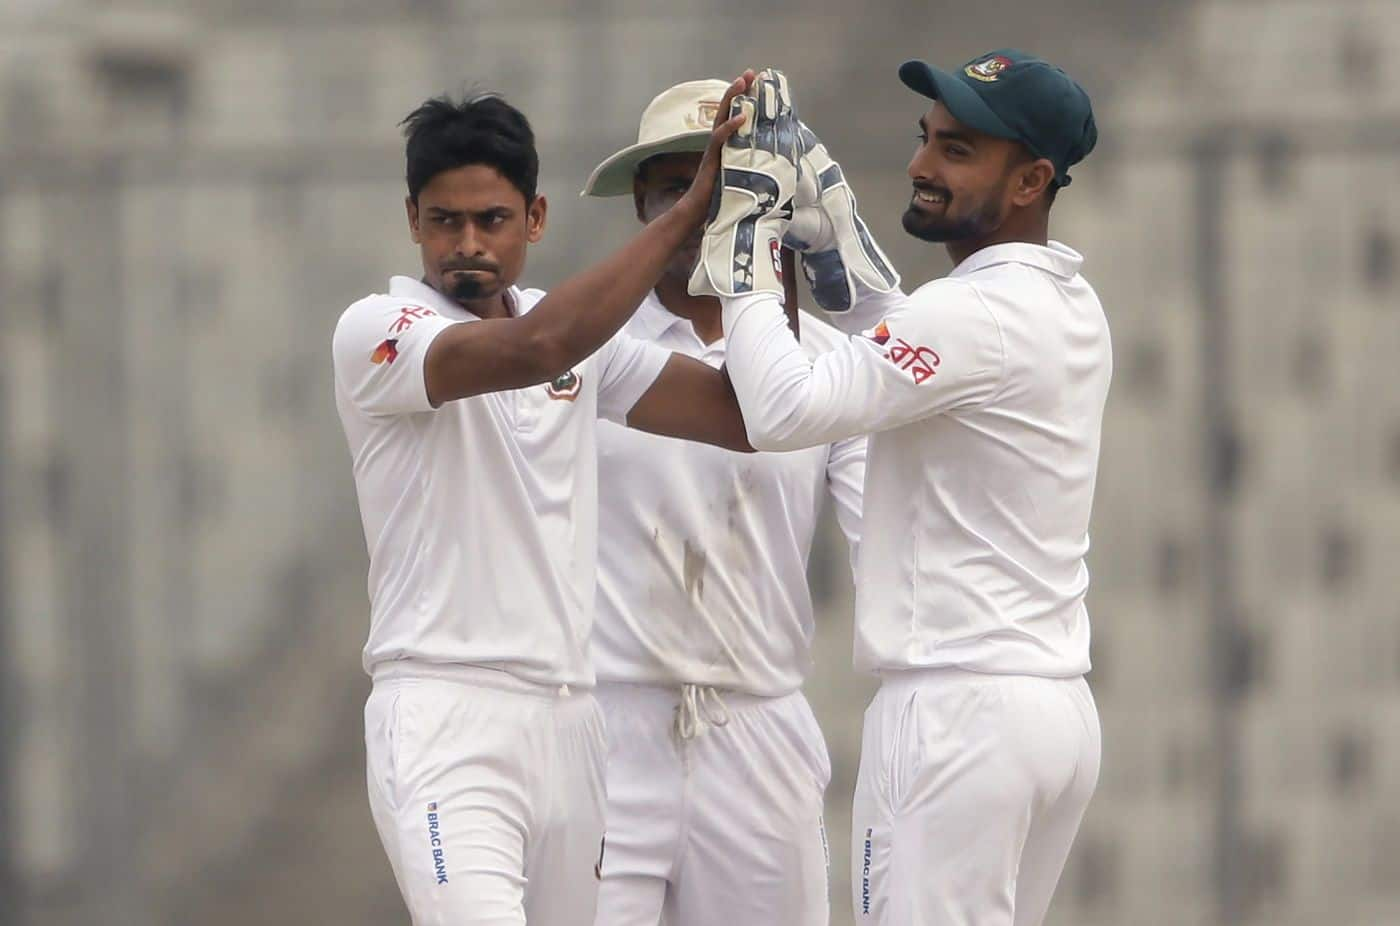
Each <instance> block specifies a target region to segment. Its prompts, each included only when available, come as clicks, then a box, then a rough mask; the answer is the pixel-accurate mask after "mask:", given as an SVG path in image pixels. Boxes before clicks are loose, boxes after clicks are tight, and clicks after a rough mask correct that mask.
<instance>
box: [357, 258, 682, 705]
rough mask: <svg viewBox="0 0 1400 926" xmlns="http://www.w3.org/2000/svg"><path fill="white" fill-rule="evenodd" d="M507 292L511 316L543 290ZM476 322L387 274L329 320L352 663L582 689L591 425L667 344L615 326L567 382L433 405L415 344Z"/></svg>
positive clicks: (616, 408)
mask: <svg viewBox="0 0 1400 926" xmlns="http://www.w3.org/2000/svg"><path fill="white" fill-rule="evenodd" d="M511 296H512V299H513V300H514V303H515V307H516V311H517V312H528V311H529V310H530V309H531V308H532V307H533V306H534V305H535V304H536V303H537V302H538V301H539V300H540V299H541V298H543V296H544V294H543V293H542V292H540V291H539V290H514V289H513V290H512V291H511ZM476 320H477V319H476V317H475V316H473V315H471V314H470V313H468V312H467V311H466V310H464V309H462V308H461V307H460V306H459V305H457V304H456V303H455V302H453V301H452V300H450V299H448V298H446V297H444V296H442V295H441V294H440V293H438V292H437V291H435V290H433V289H432V288H431V287H428V286H426V285H424V284H422V283H420V282H418V281H416V280H412V279H410V278H408V277H394V278H393V280H392V281H391V282H390V287H389V294H388V295H374V296H369V297H367V298H365V299H362V300H360V301H359V302H356V303H355V304H354V305H352V306H350V308H348V309H347V310H346V311H345V313H344V314H343V315H342V316H341V318H340V322H339V324H338V325H337V326H336V330H335V337H334V364H335V398H336V407H337V409H338V410H339V412H340V419H341V423H342V425H343V426H344V428H345V435H346V439H347V442H348V444H349V447H350V454H351V457H352V459H353V466H354V473H355V488H356V491H357V493H358V495H359V501H360V515H361V519H362V521H363V523H364V531H365V540H366V543H367V545H368V547H369V555H370V567H369V594H370V602H371V613H370V633H369V640H368V642H367V643H366V645H365V650H364V664H365V668H366V671H372V669H373V667H374V666H375V665H376V664H378V663H380V662H383V661H387V660H396V659H415V660H421V661H424V662H450V663H466V664H475V665H489V666H495V667H498V668H503V669H506V670H508V671H510V672H512V673H514V674H515V675H517V676H519V677H520V678H523V679H528V680H531V681H536V682H541V683H547V684H555V685H558V684H570V685H585V686H586V685H591V684H592V683H593V672H592V668H591V666H590V664H589V660H588V655H587V652H586V646H587V641H588V636H589V633H590V630H591V626H592V621H593V603H594V594H595V587H596V574H595V563H596V547H597V482H596V465H595V464H596V457H597V450H596V444H595V435H596V431H597V424H596V422H597V417H598V415H600V414H601V415H603V416H605V417H609V418H613V419H615V420H623V419H624V418H625V416H626V414H627V412H628V411H629V410H630V409H631V407H632V406H633V405H634V404H635V403H636V401H637V399H638V398H639V397H640V396H641V395H642V393H643V392H645V391H646V390H647V389H648V388H649V387H650V386H651V384H652V383H653V382H654V381H655V379H656V377H657V375H658V374H659V373H660V371H661V368H662V366H663V365H665V363H666V361H667V359H668V358H669V354H667V352H666V351H663V350H660V349H658V348H656V347H654V346H652V345H649V344H645V343H642V342H639V341H635V340H633V339H630V338H627V337H625V336H618V337H616V338H614V339H612V340H611V341H609V342H608V344H607V345H605V346H604V347H603V348H602V349H601V350H599V351H598V352H597V353H596V354H594V355H593V356H591V357H589V358H588V359H586V360H584V361H583V362H582V363H580V364H579V365H578V366H577V367H575V368H574V371H573V372H574V373H575V375H576V376H577V377H578V381H565V382H562V383H561V382H560V381H559V380H556V381H555V383H551V384H545V385H539V386H531V387H529V388H526V389H518V390H513V391H509V392H495V393H488V394H485V395H478V396H473V397H471V398H467V399H461V400H459V401H455V402H449V403H446V404H445V405H443V407H442V408H439V409H437V410H434V409H432V407H431V406H430V404H429V402H428V398H427V390H426V386H425V385H424V376H423V358H424V357H425V355H426V354H427V351H428V345H429V344H430V343H431V342H432V340H433V339H434V338H435V337H437V336H438V335H439V334H440V333H441V332H442V331H444V330H446V329H447V328H448V327H450V326H451V325H452V324H455V323H459V322H465V323H470V322H474V321H476ZM388 341H393V342H394V344H393V345H392V346H393V349H394V353H393V354H392V355H388V356H386V355H385V353H384V350H383V345H384V344H385V343H386V342H388ZM376 356H377V357H379V361H380V362H378V363H376V362H373V361H374V359H375V357H376Z"/></svg>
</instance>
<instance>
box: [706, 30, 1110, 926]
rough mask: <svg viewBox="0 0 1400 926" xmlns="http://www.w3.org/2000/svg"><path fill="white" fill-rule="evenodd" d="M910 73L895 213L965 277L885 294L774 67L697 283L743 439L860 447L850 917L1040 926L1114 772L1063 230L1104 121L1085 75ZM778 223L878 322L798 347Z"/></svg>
mask: <svg viewBox="0 0 1400 926" xmlns="http://www.w3.org/2000/svg"><path fill="white" fill-rule="evenodd" d="M899 74H900V77H901V79H902V80H903V81H904V83H905V84H907V85H908V86H909V87H910V88H912V89H913V90H915V91H916V92H918V93H920V94H922V95H923V96H925V97H927V98H928V99H929V100H931V101H932V102H931V104H930V105H929V108H928V109H927V111H925V112H924V113H923V114H922V116H921V118H920V119H919V121H918V124H919V139H920V141H919V145H918V148H917V150H916V151H915V153H914V156H913V159H912V160H911V161H910V163H909V169H908V172H909V177H910V180H911V181H912V184H913V190H912V197H911V200H910V203H909V207H908V210H907V211H906V212H905V213H904V228H905V230H906V231H908V232H909V233H910V234H912V235H914V236H915V237H917V238H919V239H921V240H923V241H928V242H934V243H942V244H944V245H946V247H947V249H948V253H949V254H950V256H951V257H952V259H953V261H954V263H955V264H956V266H955V268H954V269H953V271H952V273H951V274H950V275H949V276H948V277H946V278H944V279H939V280H934V281H933V282H930V283H928V284H926V285H924V286H921V287H919V288H918V289H917V290H916V291H915V292H913V293H912V294H910V295H909V296H908V297H903V296H900V295H899V294H898V293H897V292H894V291H891V292H888V293H885V294H881V293H879V292H878V290H879V289H881V288H888V287H887V282H888V280H887V278H885V277H884V276H883V275H882V274H881V273H880V272H878V271H879V267H878V266H877V262H876V261H874V260H873V259H872V251H871V239H870V236H869V233H868V231H867V230H866V229H865V228H864V227H863V226H862V225H861V224H860V223H859V222H858V221H853V220H852V216H853V212H852V211H851V210H850V208H849V190H848V188H847V187H846V185H845V183H844V180H843V178H842V176H841V172H840V168H839V167H837V166H836V165H835V164H834V163H833V162H832V161H831V160H830V158H829V156H828V155H827V153H826V150H825V148H824V147H823V146H822V145H821V144H820V143H819V142H818V141H817V140H816V139H815V137H814V136H812V135H811V134H810V133H809V132H806V131H804V130H803V127H802V126H801V125H800V124H798V123H797V122H796V118H795V116H794V114H793V112H792V111H791V108H790V106H789V100H788V95H787V87H786V82H785V80H784V78H783V77H782V75H781V74H779V73H777V72H772V73H768V72H765V73H763V74H760V76H759V79H758V81H756V82H755V85H754V94H753V96H752V97H742V98H740V103H739V104H738V105H739V108H740V109H743V110H745V111H749V112H753V113H754V115H755V119H754V120H753V122H752V123H750V124H749V125H747V126H746V127H745V128H744V129H742V130H741V133H740V134H739V135H736V136H735V138H734V139H733V140H732V141H731V142H730V145H729V146H728V147H726V149H725V152H724V177H725V180H724V186H723V189H722V194H721V198H720V202H719V204H718V208H717V210H716V213H715V218H714V220H713V221H712V223H711V224H710V226H709V228H708V230H707V232H706V236H705V240H704V243H703V245H702V257H701V263H700V265H699V266H698V267H697V269H696V273H695V276H694V277H693V279H692V285H691V287H690V289H691V292H700V293H710V294H719V295H721V296H723V297H725V298H724V299H723V305H724V309H723V327H724V333H725V337H726V343H727V364H728V369H729V373H730V376H732V377H733V381H734V387H735V390H736V392H737V393H738V395H739V401H740V404H741V405H742V406H743V409H744V417H745V421H746V423H747V426H748V432H749V437H750V439H751V441H752V443H753V445H754V446H755V447H757V448H759V449H760V450H768V451H774V450H795V449H798V448H802V447H809V446H816V445H821V444H825V443H829V442H831V441H839V440H842V439H844V438H847V437H849V436H851V435H854V434H863V433H867V432H868V433H869V434H870V435H871V437H870V445H869V458H868V470H867V478H866V486H865V496H864V503H865V504H864V522H863V527H862V530H861V538H862V542H861V548H860V557H859V563H858V570H857V584H856V646H855V660H856V664H857V666H858V667H859V668H861V669H864V670H867V671H871V672H874V673H877V674H878V675H879V677H880V679H881V686H880V689H879V692H878V693H877V694H876V696H875V698H874V699H873V701H872V702H871V704H870V707H869V709H868V710H867V712H866V715H865V727H864V735H863V743H862V749H861V766H860V773H859V778H858V781H857V785H856V795H855V805H854V813H853V827H854V831H853V833H852V849H853V852H852V856H853V858H852V880H853V882H854V883H853V899H854V904H855V912H856V917H857V920H858V922H860V923H880V924H886V926H917V924H938V926H955V924H977V926H1003V924H1004V926H1012V924H1014V926H1034V924H1038V923H1040V922H1041V921H1042V919H1043V917H1044V915H1045V912H1046V909H1047V907H1048V906H1049V904H1050V898H1051V895H1052V893H1053V891H1054V888H1055V883H1056V881H1057V880H1058V879H1059V876H1060V872H1061V870H1062V868H1063V866H1064V862H1065V858H1066V856H1067V854H1068V853H1069V849H1070V844H1071V842H1072V841H1073V839H1074V835H1075V832H1076V831H1077V829H1078V827H1079V822H1080V819H1081V817H1082V815H1083V813H1084V810H1085V807H1086V806H1087V804H1088V802H1089V798H1090V795H1091V793H1092V792H1093V789H1094V785H1095V782H1096V779H1097V776H1098V770H1099V724H1098V717H1097V712H1096V710H1095V707H1094V703H1093V700H1092V698H1091V697H1090V694H1089V689H1088V686H1087V685H1086V684H1085V681H1084V678H1083V676H1084V673H1085V672H1086V671H1088V669H1089V623H1088V617H1087V614H1086V612H1085V606H1084V593H1085V589H1086V587H1087V585H1088V573H1087V572H1086V570H1085V566H1084V554H1085V551H1086V550H1087V549H1088V545H1089V540H1088V527H1089V511H1090V504H1091V502H1092V499H1093V494H1094V478H1095V473H1096V470H1097V465H1098V453H1099V435H1100V428H1101V424H1102V420H1103V408H1104V401H1105V399H1106V396H1107V394H1108V386H1109V377H1110V372H1111V366H1112V363H1111V353H1110V346H1109V333H1108V326H1107V324H1106V322H1105V319H1104V312H1103V308H1102V306H1101V305H1100V304H1099V300H1098V297H1097V296H1095V294H1094V291H1093V289H1092V288H1091V287H1090V286H1089V284H1088V283H1087V282H1086V281H1085V279H1084V277H1083V276H1081V275H1080V267H1081V265H1082V264H1083V258H1082V257H1081V256H1080V255H1079V254H1077V253H1075V252H1074V251H1073V250H1071V249H1070V248H1068V247H1066V246H1065V245H1063V244H1060V243H1058V242H1055V241H1051V240H1050V239H1049V221H1050V212H1051V206H1052V203H1053V201H1054V198H1055V195H1056V193H1057V191H1058V190H1060V189H1061V188H1063V187H1064V186H1066V185H1068V184H1069V182H1070V177H1069V169H1070V168H1071V167H1072V166H1073V165H1074V164H1076V163H1078V162H1079V161H1080V160H1081V159H1082V158H1083V157H1084V156H1085V155H1087V154H1088V153H1089V152H1090V150H1092V148H1093V147H1094V142H1095V139H1096V129H1095V126H1094V118H1093V112H1092V109H1091V107H1090V103H1089V98H1088V96H1087V95H1086V94H1085V93H1084V91H1083V90H1082V89H1080V87H1079V86H1078V84H1076V83H1075V82H1074V81H1073V80H1071V79H1070V78H1069V77H1068V76H1067V75H1066V74H1065V73H1064V72H1063V71H1061V70H1060V69H1058V68H1055V67H1053V66H1052V65H1050V64H1048V63H1046V62H1045V61H1042V60H1039V59H1037V58H1034V57H1031V56H1030V55H1027V54H1025V53H1023V52H1019V51H1015V50H1009V49H1006V50H1000V51H995V52H991V53H989V54H986V55H980V56H978V57H977V58H974V59H973V60H972V61H969V62H968V63H967V64H966V65H964V66H963V67H961V68H959V69H957V70H956V71H951V72H945V71H939V70H935V69H934V68H932V67H930V66H929V65H927V64H925V63H923V62H921V61H911V62H908V63H906V64H904V65H903V66H902V67H901V68H900V70H899ZM799 163H800V164H801V165H802V170H801V171H800V172H799V171H798V169H797V165H798V164H799ZM789 209H791V211H792V218H791V220H789V218H788V213H789ZM804 213H807V214H808V215H807V216H806V217H804V216H803V214H804ZM812 216H815V217H816V218H815V219H813V218H812ZM799 226H800V227H802V231H801V232H800V233H799V234H794V233H793V230H794V229H795V228H798V227H799ZM813 229H816V230H815V231H814V230H813ZM785 236H786V237H787V238H788V240H789V241H792V240H794V239H801V242H800V243H803V244H806V245H807V246H808V248H809V251H811V254H809V255H808V257H809V258H810V259H809V260H808V261H807V265H808V271H809V273H813V275H814V276H816V275H817V274H815V273H814V270H817V269H820V270H822V271H823V273H824V276H822V279H823V280H824V282H825V283H826V284H829V285H830V286H831V287H832V288H833V289H834V290H836V291H838V292H839V291H840V290H842V289H845V291H846V292H848V293H850V294H853V296H854V298H853V300H852V301H853V303H854V305H853V307H852V311H855V312H857V313H862V314H867V315H873V316H874V317H878V318H879V321H878V322H877V323H876V324H874V325H873V326H872V327H871V328H869V329H868V330H867V332H866V334H865V335H864V336H863V337H856V338H853V339H851V341H849V342H848V343H847V344H845V345H843V346H841V347H839V348H837V349H836V350H832V351H829V352H827V353H824V354H821V355H820V356H818V357H816V358H815V359H814V358H811V357H809V356H808V355H807V353H806V352H805V351H803V350H802V349H801V347H800V346H799V345H798V344H797V343H796V342H795V341H794V340H793V338H792V336H791V334H790V333H789V332H788V329H787V326H786V324H785V322H784V319H783V314H782V311H781V307H780V306H779V304H778V300H777V298H776V297H775V295H774V294H775V293H777V292H780V291H781V286H780V284H779V281H778V280H777V279H776V274H775V272H774V264H773V262H772V261H771V260H767V259H766V258H767V257H768V256H769V255H770V254H771V253H772V252H773V251H774V250H775V249H776V248H777V247H778V242H781V241H782V240H783V239H784V238H785ZM823 255H824V256H823ZM736 257H742V258H743V259H736ZM837 267H839V268H841V272H840V273H838V272H836V271H835V270H834V269H833V268H837ZM843 278H844V279H843Z"/></svg>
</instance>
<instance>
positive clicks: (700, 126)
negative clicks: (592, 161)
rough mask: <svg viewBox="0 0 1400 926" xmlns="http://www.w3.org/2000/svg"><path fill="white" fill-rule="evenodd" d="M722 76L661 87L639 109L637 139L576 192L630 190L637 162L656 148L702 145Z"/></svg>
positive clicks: (670, 150)
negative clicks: (654, 96) (665, 87)
mask: <svg viewBox="0 0 1400 926" xmlns="http://www.w3.org/2000/svg"><path fill="white" fill-rule="evenodd" d="M728 90H729V84H727V83H725V82H724V81H722V80H688V81H686V82H685V83H683V84H676V85H675V86H674V87H671V88H669V89H667V90H663V91H661V93H660V94H658V95H657V97H656V99H654V100H652V101H651V102H650V103H648V104H647V108H646V109H645V110H643V111H642V123H641V126H640V127H639V128H638V129H637V143H636V144H635V145H629V146H628V147H626V148H623V149H622V150H621V151H619V152H617V153H616V154H613V155H610V156H608V157H607V158H605V159H604V160H603V162H602V163H601V164H599V165H598V166H597V167H595V168H593V173H591V174H589V175H588V182H587V183H585V184H584V185H583V192H582V193H581V194H580V195H582V196H622V195H623V194H626V193H631V192H632V178H633V177H634V176H636V174H637V165H639V164H641V163H642V162H643V161H645V160H646V159H647V158H652V157H656V155H658V154H675V153H677V152H690V151H704V150H705V146H706V145H707V144H708V143H709V140H710V132H711V131H712V130H713V129H714V124H715V116H716V115H718V114H719V106H720V103H722V102H723V101H724V94H725V93H726V92H728Z"/></svg>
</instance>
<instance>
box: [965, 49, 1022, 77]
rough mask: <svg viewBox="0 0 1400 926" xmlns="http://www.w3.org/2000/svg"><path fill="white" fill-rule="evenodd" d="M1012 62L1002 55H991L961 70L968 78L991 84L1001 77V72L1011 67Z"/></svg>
mask: <svg viewBox="0 0 1400 926" xmlns="http://www.w3.org/2000/svg"><path fill="white" fill-rule="evenodd" d="M1012 63H1013V62H1012V60H1011V59H1010V58H1007V57H1005V56H1004V55H992V56H991V57H990V58H986V59H984V60H982V61H979V62H977V63H976V64H969V65H968V66H967V67H966V68H964V69H963V73H965V74H966V75H967V76H968V77H972V78H975V79H977V80H982V81H986V82H987V83H992V82H993V81H995V80H996V79H997V78H998V77H1000V76H1001V72H1002V71H1004V70H1006V69H1007V68H1009V67H1011V65H1012Z"/></svg>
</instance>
